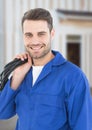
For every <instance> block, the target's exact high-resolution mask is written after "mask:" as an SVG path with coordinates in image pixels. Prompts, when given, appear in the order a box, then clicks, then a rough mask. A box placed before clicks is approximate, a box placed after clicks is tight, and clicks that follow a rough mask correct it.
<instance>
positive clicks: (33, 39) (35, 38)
mask: <svg viewBox="0 0 92 130" xmlns="http://www.w3.org/2000/svg"><path fill="white" fill-rule="evenodd" d="M30 43H31V44H34V45H36V44H40V41H39V38H38V37H37V36H34V37H32V39H31V41H30Z"/></svg>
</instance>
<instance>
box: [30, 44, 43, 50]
mask: <svg viewBox="0 0 92 130" xmlns="http://www.w3.org/2000/svg"><path fill="white" fill-rule="evenodd" d="M28 47H29V48H30V49H31V50H34V51H38V50H40V49H42V48H43V45H34V46H28Z"/></svg>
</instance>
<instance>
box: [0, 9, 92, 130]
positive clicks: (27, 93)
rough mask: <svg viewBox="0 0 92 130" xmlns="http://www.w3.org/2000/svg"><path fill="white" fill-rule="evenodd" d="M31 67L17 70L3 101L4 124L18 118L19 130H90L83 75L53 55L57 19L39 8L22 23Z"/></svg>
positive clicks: (1, 116)
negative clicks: (15, 116)
mask: <svg viewBox="0 0 92 130" xmlns="http://www.w3.org/2000/svg"><path fill="white" fill-rule="evenodd" d="M22 30H23V39H24V45H25V49H26V52H25V53H23V54H19V55H17V56H16V58H18V59H21V60H25V59H28V62H27V63H25V64H23V65H21V66H20V67H18V68H16V69H15V70H14V72H13V75H12V77H11V79H10V80H9V81H8V82H7V83H6V85H5V87H4V89H3V91H2V92H1V95H0V119H8V118H10V117H12V116H14V115H15V114H17V115H18V121H17V125H16V130H92V101H91V100H92V99H91V95H90V89H89V84H88V81H87V79H86V76H85V75H84V73H83V72H82V71H81V69H79V68H78V67H77V66H76V65H74V64H72V63H70V62H69V61H67V60H66V59H64V58H63V56H62V55H61V54H60V53H59V52H57V51H53V50H51V42H52V39H53V37H54V33H55V32H54V29H53V19H52V17H51V14H50V13H49V11H48V10H45V9H41V8H36V9H32V10H29V11H28V12H26V13H25V14H24V16H23V18H22Z"/></svg>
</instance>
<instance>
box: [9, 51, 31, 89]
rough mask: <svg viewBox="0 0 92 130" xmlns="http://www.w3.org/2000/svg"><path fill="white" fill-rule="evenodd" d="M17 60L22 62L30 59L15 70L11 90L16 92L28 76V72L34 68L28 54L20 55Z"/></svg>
mask: <svg viewBox="0 0 92 130" xmlns="http://www.w3.org/2000/svg"><path fill="white" fill-rule="evenodd" d="M15 58H17V59H21V60H22V61H23V60H25V59H28V62H27V63H25V64H23V65H21V66H19V67H17V68H16V69H15V70H14V72H13V76H12V80H11V88H12V89H14V90H16V89H17V88H18V87H19V85H20V84H21V82H22V81H23V79H24V77H25V76H26V74H27V72H28V71H29V69H30V68H31V66H32V60H31V57H30V56H29V54H28V53H24V54H19V55H17V56H16V57H15Z"/></svg>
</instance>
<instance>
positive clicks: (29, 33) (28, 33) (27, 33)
mask: <svg viewBox="0 0 92 130" xmlns="http://www.w3.org/2000/svg"><path fill="white" fill-rule="evenodd" d="M37 33H38V34H39V33H44V34H45V33H47V32H45V31H40V32H37ZM31 34H32V33H31V32H26V33H24V35H31Z"/></svg>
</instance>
